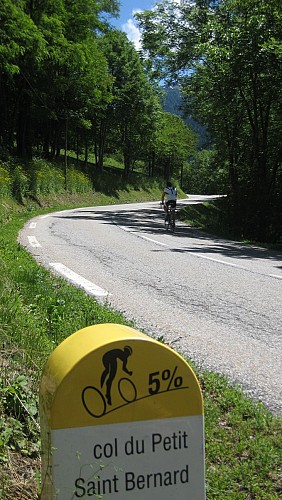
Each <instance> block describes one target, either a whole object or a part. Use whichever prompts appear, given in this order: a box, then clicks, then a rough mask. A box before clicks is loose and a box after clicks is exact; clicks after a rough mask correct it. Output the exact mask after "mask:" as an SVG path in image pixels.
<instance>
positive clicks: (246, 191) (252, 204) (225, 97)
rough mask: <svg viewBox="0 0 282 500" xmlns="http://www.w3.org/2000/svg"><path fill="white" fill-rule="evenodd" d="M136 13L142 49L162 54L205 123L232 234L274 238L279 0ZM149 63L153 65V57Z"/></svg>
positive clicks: (280, 74)
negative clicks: (224, 179) (222, 177)
mask: <svg viewBox="0 0 282 500" xmlns="http://www.w3.org/2000/svg"><path fill="white" fill-rule="evenodd" d="M175 9H177V11H178V14H177V15H175V16H174V17H175V20H174V30H172V25H171V22H170V21H171V12H174V14H175ZM139 18H140V19H141V21H140V22H141V28H142V29H143V30H144V37H143V38H144V43H145V49H147V50H148V51H149V52H150V54H151V55H152V57H153V58H154V53H155V52H156V53H157V54H158V53H161V54H162V59H163V61H162V62H163V63H164V64H163V67H164V68H166V69H167V68H169V71H170V74H171V75H172V74H175V72H176V71H177V72H178V74H181V76H182V77H183V78H182V85H183V88H184V89H185V93H186V97H187V103H188V106H189V109H191V107H192V109H193V110H194V112H195V113H197V115H198V116H199V117H201V119H202V120H203V121H204V123H206V124H207V125H208V127H209V131H210V133H211V135H212V137H213V139H214V142H215V145H216V149H217V150H218V151H219V153H220V155H221V159H222V161H221V165H222V164H225V165H227V168H228V171H229V180H230V197H229V199H230V202H231V206H232V207H233V217H234V219H233V221H234V225H235V226H236V227H237V229H238V232H240V234H244V233H245V234H248V236H251V237H255V238H258V239H266V238H267V239H273V238H274V239H275V238H277V237H278V230H279V227H278V222H277V219H278V216H279V211H280V210H281V184H280V185H279V180H280V181H281V156H282V155H281V141H280V140H279V130H280V131H281V125H282V123H281V116H282V114H281V97H282V94H281V92H282V90H281V79H282V67H281V62H282V43H281V38H282V7H281V2H280V1H279V0H221V1H218V2H215V1H214V2H212V1H200V0H196V1H195V2H193V3H192V2H191V3H190V2H183V3H181V4H180V5H179V6H178V7H176V5H175V4H174V5H173V2H168V1H166V2H164V3H163V4H162V6H159V7H158V8H157V9H156V10H155V11H154V12H151V13H150V14H148V13H146V14H145V15H144V16H142V15H140V16H139ZM148 19H149V20H150V23H149V21H148ZM155 40H157V42H155ZM153 60H155V61H156V64H157V63H159V62H160V58H159V57H157V58H155V59H153ZM185 73H186V74H185ZM246 200H248V202H247V203H246ZM267 228H268V234H267Z"/></svg>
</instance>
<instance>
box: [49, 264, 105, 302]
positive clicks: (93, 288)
mask: <svg viewBox="0 0 282 500" xmlns="http://www.w3.org/2000/svg"><path fill="white" fill-rule="evenodd" d="M49 266H51V267H52V268H53V269H54V270H55V271H57V272H58V273H59V274H61V275H62V276H64V277H65V278H67V280H68V281H70V282H71V283H73V284H74V285H77V286H78V287H79V288H83V290H85V291H86V292H87V293H89V294H90V295H94V296H95V297H108V296H109V295H110V294H109V292H107V291H106V290H104V289H103V288H100V287H99V286H97V285H95V284H94V283H92V282H91V281H89V280H87V279H85V278H83V277H82V276H80V275H79V274H77V273H75V272H74V271H72V270H71V269H69V268H68V267H66V266H64V264H61V263H59V262H50V263H49Z"/></svg>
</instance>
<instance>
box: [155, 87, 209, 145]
mask: <svg viewBox="0 0 282 500" xmlns="http://www.w3.org/2000/svg"><path fill="white" fill-rule="evenodd" d="M162 90H163V91H164V93H165V96H164V102H163V109H164V111H167V112H168V113H172V114H174V115H178V116H181V117H182V118H183V120H184V121H185V123H186V124H187V125H188V127H190V128H191V129H192V130H194V132H196V134H197V136H198V137H199V147H200V148H201V147H203V146H204V144H205V143H206V142H207V133H206V127H204V126H203V125H201V124H200V123H198V122H197V121H196V120H194V119H193V118H192V117H187V116H185V115H184V111H183V104H184V103H183V99H182V97H181V93H180V90H179V87H178V86H174V87H165V88H163V89H162Z"/></svg>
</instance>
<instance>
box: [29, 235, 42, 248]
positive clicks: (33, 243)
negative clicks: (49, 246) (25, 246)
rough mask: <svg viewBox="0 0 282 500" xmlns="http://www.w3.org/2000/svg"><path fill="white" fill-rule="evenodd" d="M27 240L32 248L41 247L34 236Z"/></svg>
mask: <svg viewBox="0 0 282 500" xmlns="http://www.w3.org/2000/svg"><path fill="white" fill-rule="evenodd" d="M27 239H28V241H29V244H30V245H31V246H32V247H41V245H40V243H39V242H38V241H37V239H36V238H35V236H28V237H27Z"/></svg>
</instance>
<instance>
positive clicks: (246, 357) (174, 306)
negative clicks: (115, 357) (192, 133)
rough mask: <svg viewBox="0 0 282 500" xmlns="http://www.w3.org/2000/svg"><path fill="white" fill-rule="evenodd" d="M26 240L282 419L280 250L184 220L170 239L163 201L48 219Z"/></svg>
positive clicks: (27, 231) (40, 256)
mask: <svg viewBox="0 0 282 500" xmlns="http://www.w3.org/2000/svg"><path fill="white" fill-rule="evenodd" d="M204 199H205V198H204V197H196V196H191V197H189V199H188V200H181V202H179V205H181V204H183V205H184V204H187V203H198V202H201V201H203V200H204ZM20 242H21V244H22V245H23V246H24V247H25V248H26V249H27V250H28V251H29V252H30V253H31V254H32V255H33V256H34V257H35V258H36V260H37V261H38V262H40V263H41V264H43V265H44V266H46V267H47V268H49V269H50V270H52V271H53V272H56V273H59V274H60V275H63V276H65V277H66V278H67V279H68V280H69V281H70V282H72V283H75V284H76V285H77V286H80V287H81V288H84V289H85V290H86V291H87V293H90V294H92V295H94V296H96V297H97V298H98V300H105V301H106V302H107V303H109V304H110V305H111V306H112V307H114V308H115V309H118V310H120V311H122V312H123V313H124V314H125V316H126V317H127V318H129V319H133V320H134V321H135V324H136V326H137V328H139V329H142V330H144V331H146V332H147V333H148V334H151V335H153V336H154V337H157V338H159V337H163V338H164V340H165V342H166V343H167V344H168V345H170V346H171V347H173V348H175V349H176V350H177V351H178V352H180V353H182V354H183V355H186V356H188V357H190V359H192V360H194V361H195V362H196V363H197V365H198V366H200V367H202V368H205V369H208V370H212V371H216V372H217V373H221V374H224V375H227V376H228V378H229V379H230V380H231V381H232V382H233V383H234V382H235V383H239V384H240V385H241V386H242V387H243V389H244V390H245V392H246V393H248V394H249V395H250V396H252V397H253V398H254V399H256V400H261V401H262V402H263V403H264V404H265V406H266V407H268V409H270V410H271V411H272V412H274V413H279V412H281V409H282V398H281V373H282V362H281V360H282V356H281V350H282V349H281V336H282V317H281V316H282V255H281V253H278V252H270V251H268V250H265V249H262V248H258V247H253V246H246V245H242V244H240V243H237V242H233V241H230V240H225V239H221V238H215V237H212V236H210V235H207V234H205V233H203V232H201V231H198V230H195V229H192V228H190V227H189V226H187V225H184V224H180V223H178V224H177V230H176V232H175V234H171V233H167V232H165V230H164V228H163V213H162V210H161V209H160V207H159V204H158V203H157V202H155V203H153V202H151V203H142V204H130V205H115V206H106V207H88V208H82V209H75V210H67V211H63V212H56V213H51V214H48V215H45V216H40V217H37V218H35V219H33V220H32V221H30V222H29V223H28V224H26V226H25V227H24V228H23V230H22V231H21V233H20Z"/></svg>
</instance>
